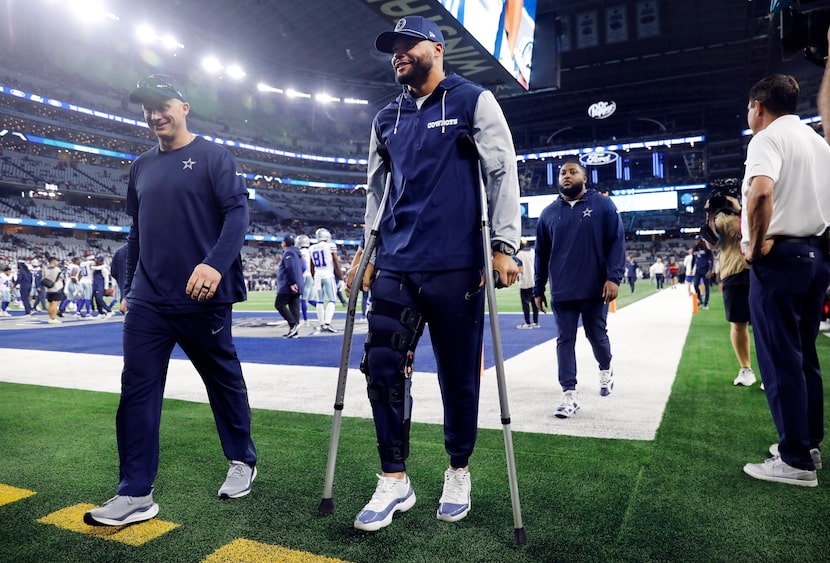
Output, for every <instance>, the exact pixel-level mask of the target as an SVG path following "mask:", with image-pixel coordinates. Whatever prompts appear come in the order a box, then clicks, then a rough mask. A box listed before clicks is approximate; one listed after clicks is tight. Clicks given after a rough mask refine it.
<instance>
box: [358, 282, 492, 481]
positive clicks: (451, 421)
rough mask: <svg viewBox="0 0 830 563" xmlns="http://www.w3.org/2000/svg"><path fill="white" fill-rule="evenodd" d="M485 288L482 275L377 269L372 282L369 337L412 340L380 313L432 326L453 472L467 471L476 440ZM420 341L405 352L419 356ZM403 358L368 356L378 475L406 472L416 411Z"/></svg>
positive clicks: (400, 353)
mask: <svg viewBox="0 0 830 563" xmlns="http://www.w3.org/2000/svg"><path fill="white" fill-rule="evenodd" d="M480 282H481V272H480V271H479V270H477V269H476V270H453V271H448V272H423V273H400V272H390V271H386V270H380V271H378V273H377V275H376V277H375V280H374V281H373V282H372V289H371V292H372V312H370V314H369V334H370V335H371V338H372V339H373V340H376V341H381V340H383V339H392V340H395V339H396V338H395V337H392V336H391V335H395V334H407V333H412V331H411V329H410V328H409V327H407V326H405V325H404V324H402V323H401V319H400V315H399V314H395V315H394V316H392V315H391V314H390V315H388V316H387V315H385V314H382V313H381V311H382V310H383V309H387V310H391V309H395V308H398V307H400V308H408V309H410V310H412V311H416V312H418V313H420V315H422V318H423V321H425V322H426V324H427V325H428V326H429V333H430V339H431V340H432V349H433V351H434V353H435V360H436V364H437V367H438V384H439V386H440V388H441V397H442V400H443V404H444V447H445V448H446V450H447V453H448V454H449V456H450V465H452V466H453V467H466V466H467V463H468V460H469V457H470V455H472V453H473V447H474V446H475V441H476V437H477V428H478V396H479V387H480V383H481V381H480V380H481V359H482V345H483V328H484V326H483V323H484V288H483V287H479V283H480ZM383 302H386V303H387V304H383ZM389 304H391V305H389ZM376 309H377V312H376ZM422 326H423V325H422ZM419 336H420V334H415V335H414V337H415V339H416V340H415V342H413V343H412V344H410V345H409V347H408V348H410V349H411V350H413V351H414V349H415V344H416V342H417V338H418V337H419ZM406 353H407V350H399V349H396V348H394V347H392V346H387V345H379V346H370V347H369V348H368V349H367V357H366V360H367V368H368V369H367V374H366V381H367V386H368V391H369V396H370V403H371V405H372V414H373V416H374V420H375V430H376V432H377V439H378V452H379V453H380V460H381V468H382V469H383V471H386V472H397V471H405V470H406V454H407V453H408V451H409V421H410V410H411V406H412V403H411V397H410V396H409V393H408V386H409V384H410V383H411V379H409V377H411V376H405V374H404V370H403V366H404V365H405V360H406ZM415 366H416V367H417V359H416V360H415ZM395 389H407V391H406V393H405V394H406V397H405V398H403V400H399V399H400V398H398V399H393V398H392V395H393V394H394V390H395ZM371 397H375V398H374V399H372V398H371Z"/></svg>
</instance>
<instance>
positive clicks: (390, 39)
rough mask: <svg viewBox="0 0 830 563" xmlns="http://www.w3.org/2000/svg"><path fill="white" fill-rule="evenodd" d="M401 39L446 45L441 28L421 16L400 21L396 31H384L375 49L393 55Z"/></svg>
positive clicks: (407, 17) (376, 42) (377, 40)
mask: <svg viewBox="0 0 830 563" xmlns="http://www.w3.org/2000/svg"><path fill="white" fill-rule="evenodd" d="M399 37H410V38H411V37H414V38H415V39H421V40H423V39H429V40H430V41H432V42H433V43H441V44H443V43H444V36H443V34H442V33H441V28H440V27H438V24H437V23H435V22H434V21H432V20H428V19H426V18H423V17H421V16H406V17H404V18H401V19H399V20H398V23H397V24H395V30H394V31H384V32H383V33H381V34H380V35H378V37H377V39H375V48H376V49H377V50H378V51H382V52H384V53H391V52H392V46H393V45H394V44H395V39H398V38H399Z"/></svg>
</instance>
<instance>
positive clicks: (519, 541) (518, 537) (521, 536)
mask: <svg viewBox="0 0 830 563" xmlns="http://www.w3.org/2000/svg"><path fill="white" fill-rule="evenodd" d="M513 539H514V541H515V542H516V545H525V544H527V536H526V535H525V529H524V528H515V529H514V530H513Z"/></svg>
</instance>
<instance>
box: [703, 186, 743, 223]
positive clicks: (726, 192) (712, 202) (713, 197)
mask: <svg viewBox="0 0 830 563" xmlns="http://www.w3.org/2000/svg"><path fill="white" fill-rule="evenodd" d="M727 197H734V198H735V199H737V200H740V199H741V184H740V181H738V180H732V181H727V182H719V183H717V184H714V185H713V186H712V189H711V190H710V191H709V197H708V198H707V199H706V203H705V204H704V207H705V208H706V213H708V214H709V215H710V216H715V215H717V214H718V213H728V214H730V215H737V214H738V212H737V211H735V210H734V209H733V207H732V202H730V201H729V200H728V199H726V198H727Z"/></svg>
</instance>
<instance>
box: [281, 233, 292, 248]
mask: <svg viewBox="0 0 830 563" xmlns="http://www.w3.org/2000/svg"><path fill="white" fill-rule="evenodd" d="M282 240H284V241H285V244H287V245H288V246H294V235H285V236H284V237H282Z"/></svg>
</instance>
